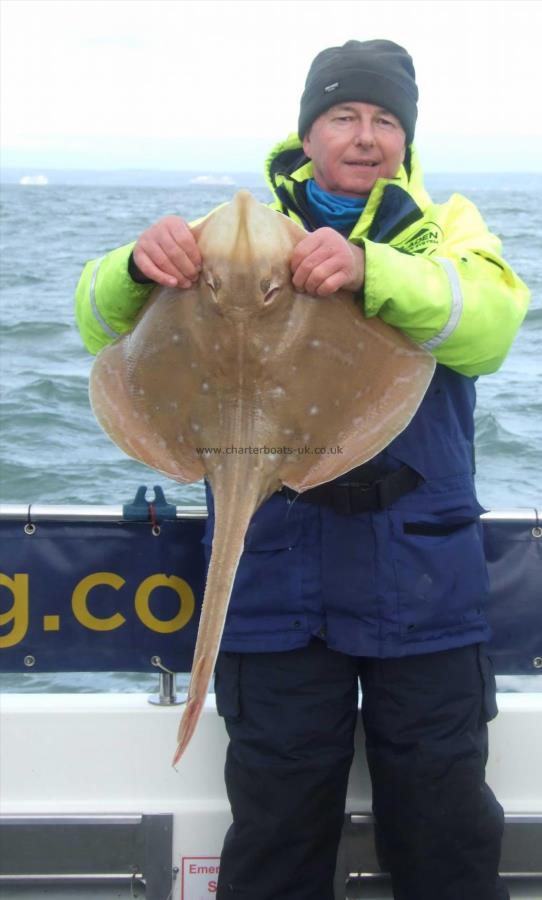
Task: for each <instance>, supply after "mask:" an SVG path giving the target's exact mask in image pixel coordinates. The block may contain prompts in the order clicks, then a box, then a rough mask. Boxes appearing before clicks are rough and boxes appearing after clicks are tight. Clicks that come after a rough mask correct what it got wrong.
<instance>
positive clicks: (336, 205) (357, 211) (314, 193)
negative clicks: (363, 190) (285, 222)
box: [306, 178, 367, 234]
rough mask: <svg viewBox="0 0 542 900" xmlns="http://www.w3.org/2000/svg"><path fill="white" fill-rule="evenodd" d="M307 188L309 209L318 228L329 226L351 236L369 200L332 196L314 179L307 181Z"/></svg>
mask: <svg viewBox="0 0 542 900" xmlns="http://www.w3.org/2000/svg"><path fill="white" fill-rule="evenodd" d="M306 186H307V202H308V204H309V209H310V211H311V215H312V218H313V219H314V221H315V222H316V224H317V225H318V227H319V228H322V227H324V226H328V227H329V228H334V229H335V230H336V231H340V232H341V234H350V232H351V231H352V228H353V227H354V225H355V224H356V222H357V221H358V219H359V217H360V216H361V214H362V212H363V210H364V209H365V205H366V203H367V198H366V197H340V196H339V195H338V194H330V193H329V191H324V190H323V188H321V187H319V186H318V185H317V184H316V182H315V180H314V178H311V179H310V180H309V181H307V182H306Z"/></svg>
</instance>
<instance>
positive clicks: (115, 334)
mask: <svg viewBox="0 0 542 900" xmlns="http://www.w3.org/2000/svg"><path fill="white" fill-rule="evenodd" d="M104 259H105V256H101V257H100V259H98V260H97V262H96V265H95V266H94V271H93V273H92V278H91V281H90V306H91V308H92V312H93V314H94V318H95V319H96V321H97V322H98V324H99V326H100V328H101V329H102V330H103V331H105V333H106V334H107V335H109V337H112V338H117V337H120V332H119V331H113V329H112V328H110V326H109V325H108V324H107V322H106V321H105V319H104V318H103V316H102V314H101V313H100V310H99V309H98V305H97V303H96V290H95V288H96V279H97V277H98V269H99V268H100V265H101V263H102V262H103V260H104Z"/></svg>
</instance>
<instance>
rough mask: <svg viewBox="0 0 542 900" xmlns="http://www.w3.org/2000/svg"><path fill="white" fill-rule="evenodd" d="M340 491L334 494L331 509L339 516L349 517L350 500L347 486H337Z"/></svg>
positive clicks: (350, 510) (350, 509)
mask: <svg viewBox="0 0 542 900" xmlns="http://www.w3.org/2000/svg"><path fill="white" fill-rule="evenodd" d="M337 488H339V489H340V490H338V491H336V492H334V501H335V502H334V503H333V509H334V510H335V512H336V513H339V515H341V516H349V515H350V514H351V512H352V500H351V491H350V485H349V484H338V485H337Z"/></svg>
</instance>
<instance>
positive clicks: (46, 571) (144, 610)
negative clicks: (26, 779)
mask: <svg viewBox="0 0 542 900" xmlns="http://www.w3.org/2000/svg"><path fill="white" fill-rule="evenodd" d="M204 524H205V523H204V520H203V519H177V520H174V521H163V522H162V523H161V525H160V529H159V534H155V533H154V532H153V527H152V524H151V523H134V522H118V523H117V522H106V521H104V522H99V521H94V522H80V521H73V522H60V521H38V522H36V523H35V531H34V533H33V534H26V533H25V530H24V525H25V523H24V522H22V521H20V520H19V521H16V520H11V521H10V520H6V519H3V520H1V521H0V546H1V557H0V671H3V672H25V671H26V672H28V671H35V672H63V671H65V672H70V671H73V672H76V671H110V672H114V671H116V672H122V671H131V672H146V671H156V669H155V665H156V660H157V658H158V659H159V660H160V663H161V665H163V666H164V667H165V668H167V669H169V670H171V671H174V672H188V671H190V668H191V665H192V655H193V648H194V643H195V639H196V633H197V627H198V621H199V615H200V608H201V601H202V597H203V588H204V565H205V564H204V554H203V546H202V544H201V539H202V536H203V530H204ZM155 530H156V529H155ZM484 539H485V547H486V557H487V561H488V566H489V573H490V581H491V597H490V602H489V605H488V615H489V619H490V622H491V625H492V627H493V634H494V638H493V642H492V645H491V647H490V652H491V655H492V656H493V658H494V661H495V668H496V671H497V672H498V673H499V674H506V673H510V674H512V673H514V674H535V673H537V672H540V673H542V590H541V585H542V538H540V537H537V529H536V528H533V527H532V524H529V523H527V522H516V521H498V522H495V521H490V522H484ZM153 659H154V664H153Z"/></svg>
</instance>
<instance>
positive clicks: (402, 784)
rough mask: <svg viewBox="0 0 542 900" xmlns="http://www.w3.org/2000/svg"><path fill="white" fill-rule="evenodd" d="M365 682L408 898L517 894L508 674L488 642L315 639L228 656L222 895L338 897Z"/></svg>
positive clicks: (385, 857)
mask: <svg viewBox="0 0 542 900" xmlns="http://www.w3.org/2000/svg"><path fill="white" fill-rule="evenodd" d="M358 678H359V680H360V682H361V686H362V696H363V700H362V717H363V723H364V728H365V735H366V752H367V761H368V765H369V770H370V774H371V780H372V785H373V811H374V814H375V819H376V823H377V830H378V846H379V855H380V856H381V857H382V863H383V865H384V867H385V868H386V869H387V870H388V871H389V872H390V873H391V876H392V884H393V891H394V897H395V898H396V900H505V898H507V897H508V893H507V891H506V888H505V887H504V885H503V884H502V883H501V882H500V881H499V879H498V874H497V873H498V863H499V856H500V844H501V837H502V830H503V811H502V808H501V807H500V805H499V804H498V803H497V801H496V799H495V797H494V796H493V794H492V792H491V790H490V789H489V788H488V786H487V785H486V784H485V765H486V760H487V722H488V721H489V719H491V718H493V717H494V716H495V715H496V704H495V684H494V678H493V676H492V673H491V668H490V665H489V661H488V660H487V658H486V656H485V653H484V651H483V649H482V648H481V647H480V646H479V645H470V646H467V647H461V648H457V649H453V650H447V651H443V652H439V653H433V654H424V655H420V656H410V657H404V658H397V659H376V658H366V657H365V658H355V657H351V656H348V655H346V654H342V653H337V652H335V651H333V650H330V649H329V648H328V647H327V646H326V645H325V643H324V642H323V641H320V640H318V639H315V640H313V641H311V643H310V644H309V646H308V647H306V648H303V649H298V650H291V651H286V652H275V653H242V654H239V653H221V654H220V655H219V659H218V663H217V669H216V698H217V707H218V711H219V713H220V714H221V715H222V716H223V717H224V718H225V722H226V727H227V730H228V734H229V737H230V744H229V748H228V753H227V761H226V770H225V776H226V787H227V790H228V796H229V799H230V803H231V807H232V813H233V824H232V826H231V827H230V829H229V831H228V833H227V835H226V839H225V843H224V848H223V853H222V859H221V867H220V876H219V884H218V894H217V896H218V898H219V900H228V898H237V897H238V898H245V900H333V896H334V895H333V878H334V871H335V864H336V854H337V847H338V843H339V839H340V834H341V828H342V824H343V816H344V806H345V798H346V789H347V782H348V774H349V770H350V765H351V762H352V758H353V747H354V743H353V742H354V728H355V722H356V716H357V708H358Z"/></svg>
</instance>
